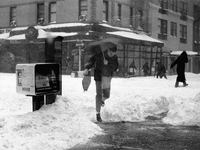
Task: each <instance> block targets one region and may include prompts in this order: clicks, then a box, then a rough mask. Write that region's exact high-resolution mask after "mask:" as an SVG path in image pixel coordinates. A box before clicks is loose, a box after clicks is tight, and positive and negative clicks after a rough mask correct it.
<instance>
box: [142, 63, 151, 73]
mask: <svg viewBox="0 0 200 150" xmlns="http://www.w3.org/2000/svg"><path fill="white" fill-rule="evenodd" d="M142 69H143V73H144V76H147V75H149V64H148V62H145V64H144V65H143V66H142Z"/></svg>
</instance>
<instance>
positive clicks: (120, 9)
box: [117, 4, 122, 20]
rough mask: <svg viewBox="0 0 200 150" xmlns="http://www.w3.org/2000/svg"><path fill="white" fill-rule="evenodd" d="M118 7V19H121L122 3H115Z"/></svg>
mask: <svg viewBox="0 0 200 150" xmlns="http://www.w3.org/2000/svg"><path fill="white" fill-rule="evenodd" d="M117 7H118V14H117V15H118V19H119V20H121V19H122V5H121V4H118V5H117Z"/></svg>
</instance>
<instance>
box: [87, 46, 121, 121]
mask: <svg viewBox="0 0 200 150" xmlns="http://www.w3.org/2000/svg"><path fill="white" fill-rule="evenodd" d="M94 51H96V52H95V53H96V54H94V55H93V56H92V57H91V58H90V59H89V61H88V63H87V64H86V66H85V70H84V74H87V73H88V70H90V69H91V68H94V80H95V83H96V118H97V121H99V122H102V119H101V115H100V111H101V107H102V106H103V105H104V101H105V100H106V99H107V98H109V97H110V83H111V78H112V76H113V73H114V72H115V71H116V70H117V69H118V57H117V55H116V51H117V47H116V46H114V47H112V48H109V49H107V50H106V51H104V52H103V51H102V50H101V47H100V46H96V47H94ZM104 86H105V87H106V88H104Z"/></svg>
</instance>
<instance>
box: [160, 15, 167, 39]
mask: <svg viewBox="0 0 200 150" xmlns="http://www.w3.org/2000/svg"><path fill="white" fill-rule="evenodd" d="M159 20H160V33H159V34H158V38H159V39H162V40H167V20H164V19H159Z"/></svg>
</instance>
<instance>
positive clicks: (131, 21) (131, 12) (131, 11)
mask: <svg viewBox="0 0 200 150" xmlns="http://www.w3.org/2000/svg"><path fill="white" fill-rule="evenodd" d="M130 25H133V7H130Z"/></svg>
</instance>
